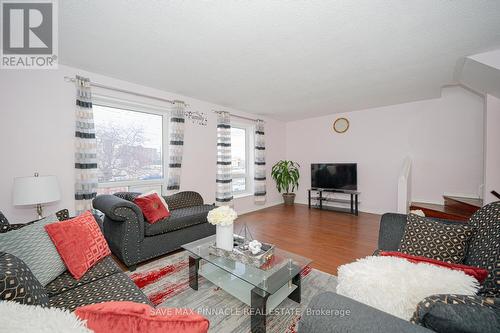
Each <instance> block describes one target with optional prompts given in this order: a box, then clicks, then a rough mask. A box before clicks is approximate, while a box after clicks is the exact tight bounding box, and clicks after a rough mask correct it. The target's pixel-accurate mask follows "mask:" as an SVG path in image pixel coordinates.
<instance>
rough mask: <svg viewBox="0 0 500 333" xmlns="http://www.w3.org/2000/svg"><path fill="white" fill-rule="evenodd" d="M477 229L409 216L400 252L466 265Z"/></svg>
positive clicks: (413, 215)
mask: <svg viewBox="0 0 500 333" xmlns="http://www.w3.org/2000/svg"><path fill="white" fill-rule="evenodd" d="M473 231H474V228H473V227H471V226H468V225H465V224H458V223H457V224H449V223H443V222H439V221H435V220H431V219H427V218H425V217H421V216H417V215H415V214H408V220H407V223H406V227H405V232H404V235H403V239H402V240H401V243H400V245H399V252H402V253H406V254H411V255H414V256H420V257H426V258H431V259H436V260H441V261H444V262H448V263H453V264H461V263H463V261H464V258H465V254H466V251H467V246H468V242H469V239H470V238H471V237H472V234H473Z"/></svg>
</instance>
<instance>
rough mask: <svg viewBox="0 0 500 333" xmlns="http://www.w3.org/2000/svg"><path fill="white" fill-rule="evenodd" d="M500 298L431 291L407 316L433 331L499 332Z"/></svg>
mask: <svg viewBox="0 0 500 333" xmlns="http://www.w3.org/2000/svg"><path fill="white" fill-rule="evenodd" d="M499 306H500V299H498V298H488V297H481V296H466V295H433V296H429V297H427V298H425V299H424V300H423V301H421V302H420V303H419V304H418V305H417V309H416V311H415V313H414V314H413V317H412V319H411V320H410V321H411V322H412V323H414V324H418V325H421V326H424V327H427V328H430V329H433V330H435V331H437V332H450V333H455V332H499V331H500V307H499Z"/></svg>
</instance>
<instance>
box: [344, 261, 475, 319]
mask: <svg viewBox="0 0 500 333" xmlns="http://www.w3.org/2000/svg"><path fill="white" fill-rule="evenodd" d="M478 289H479V283H478V282H477V280H476V279H475V278H473V277H471V276H469V275H467V274H465V273H463V272H460V271H454V270H451V269H448V268H444V267H439V266H435V265H431V264H427V263H419V264H414V263H411V262H409V261H406V260H404V259H401V258H394V257H366V258H363V259H358V260H357V261H356V262H353V263H350V264H347V265H342V266H340V267H339V269H338V285H337V293H338V294H340V295H344V296H347V297H350V298H353V299H355V300H357V301H358V302H361V303H365V304H367V305H370V306H372V307H374V308H377V309H379V310H382V311H385V312H388V313H390V314H392V315H394V316H396V317H399V318H401V319H405V320H409V319H411V317H412V315H413V313H414V312H415V309H416V307H417V304H418V303H419V302H420V301H422V300H423V299H424V298H426V297H428V296H431V295H436V294H459V295H475V294H476V293H477V291H478Z"/></svg>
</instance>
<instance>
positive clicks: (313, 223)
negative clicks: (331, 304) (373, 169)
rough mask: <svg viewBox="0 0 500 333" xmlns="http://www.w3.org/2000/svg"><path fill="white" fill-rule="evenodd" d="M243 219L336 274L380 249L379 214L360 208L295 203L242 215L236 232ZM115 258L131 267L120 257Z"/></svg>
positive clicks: (261, 235)
mask: <svg viewBox="0 0 500 333" xmlns="http://www.w3.org/2000/svg"><path fill="white" fill-rule="evenodd" d="M243 223H246V224H247V225H248V227H249V228H250V231H251V233H252V235H253V237H254V238H255V239H258V240H260V241H264V242H267V243H272V244H275V245H277V246H278V247H281V248H282V249H284V250H287V251H290V252H293V253H296V254H299V255H302V256H304V257H308V258H310V259H312V260H313V262H312V264H311V266H312V267H313V268H316V269H319V270H321V271H324V272H327V273H330V274H334V275H336V274H337V267H338V266H340V265H343V264H346V263H349V262H352V261H354V260H356V259H358V258H362V257H365V256H369V255H371V254H372V253H373V251H375V250H376V249H377V242H378V229H379V224H380V215H376V214H368V213H362V212H360V213H359V216H354V215H350V214H345V213H338V212H333V211H327V210H319V209H309V208H308V207H307V205H301V204H295V205H294V206H285V205H279V206H273V207H270V208H265V209H262V210H259V211H256V212H251V213H248V214H244V215H241V216H240V217H239V218H238V219H237V222H236V225H235V228H234V230H235V232H239V231H240V228H241V227H242V224H243ZM179 251H180V250H179ZM176 252H178V251H175V252H174V253H176ZM171 254H172V253H169V254H167V255H165V256H168V255H171ZM157 259H158V258H154V259H151V260H149V261H147V262H145V263H141V264H139V265H138V266H141V265H144V264H146V263H148V262H151V261H154V260H157ZM115 260H116V262H117V263H118V264H119V265H120V267H121V268H122V269H123V270H124V271H128V269H127V267H125V265H123V264H122V263H121V262H120V260H119V259H118V258H115Z"/></svg>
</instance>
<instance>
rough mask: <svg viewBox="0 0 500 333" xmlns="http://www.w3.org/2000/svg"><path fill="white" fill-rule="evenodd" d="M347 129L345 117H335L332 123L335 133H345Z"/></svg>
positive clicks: (347, 121)
mask: <svg viewBox="0 0 500 333" xmlns="http://www.w3.org/2000/svg"><path fill="white" fill-rule="evenodd" d="M348 129H349V120H347V118H337V119H336V120H335V122H334V123H333V130H334V131H335V132H337V133H345V132H347V130H348Z"/></svg>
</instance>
